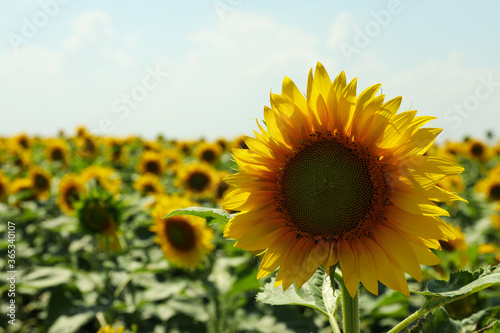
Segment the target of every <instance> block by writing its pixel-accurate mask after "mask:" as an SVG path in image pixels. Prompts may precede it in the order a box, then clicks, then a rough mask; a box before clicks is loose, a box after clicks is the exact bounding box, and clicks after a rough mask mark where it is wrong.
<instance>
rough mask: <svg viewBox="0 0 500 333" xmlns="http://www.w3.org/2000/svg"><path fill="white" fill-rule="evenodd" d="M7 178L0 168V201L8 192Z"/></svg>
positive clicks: (5, 197)
mask: <svg viewBox="0 0 500 333" xmlns="http://www.w3.org/2000/svg"><path fill="white" fill-rule="evenodd" d="M9 184H10V182H9V178H7V176H5V174H4V173H3V171H2V170H0V202H2V201H4V200H5V199H7V196H8V194H9Z"/></svg>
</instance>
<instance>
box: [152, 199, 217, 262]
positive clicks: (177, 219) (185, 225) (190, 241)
mask: <svg viewBox="0 0 500 333" xmlns="http://www.w3.org/2000/svg"><path fill="white" fill-rule="evenodd" d="M195 205H196V204H195V203H194V202H192V201H191V200H188V199H186V198H183V197H178V196H167V195H160V196H158V197H157V202H156V205H155V207H154V209H153V211H152V212H151V216H152V217H153V219H154V225H153V226H151V227H150V230H151V231H153V232H155V233H156V237H155V241H156V242H157V243H158V244H160V245H161V249H162V250H163V253H164V254H165V257H166V258H167V259H168V260H169V261H171V262H173V263H175V264H176V265H177V266H178V267H180V268H197V267H198V266H199V265H200V262H201V260H202V259H203V257H204V256H205V255H206V254H209V253H211V252H212V251H213V249H214V245H213V244H212V243H211V241H212V239H213V236H214V235H213V231H212V229H210V227H209V226H207V224H206V222H205V220H204V219H202V218H199V217H195V216H188V215H184V216H174V217H169V218H167V219H162V217H163V216H165V215H166V214H168V213H169V212H171V211H173V210H175V209H179V208H185V207H191V206H195Z"/></svg>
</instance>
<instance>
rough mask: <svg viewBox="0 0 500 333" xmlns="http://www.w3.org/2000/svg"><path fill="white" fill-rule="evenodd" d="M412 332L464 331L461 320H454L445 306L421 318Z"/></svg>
mask: <svg viewBox="0 0 500 333" xmlns="http://www.w3.org/2000/svg"><path fill="white" fill-rule="evenodd" d="M410 332H411V333H420V332H425V333H457V332H463V329H462V325H461V324H460V322H459V321H457V320H453V319H451V318H450V316H449V315H448V312H446V310H445V309H444V308H439V309H436V310H434V311H432V312H430V313H429V314H428V315H427V316H425V318H424V319H421V320H419V322H418V324H417V325H416V326H415V327H413V328H412V329H411V331H410Z"/></svg>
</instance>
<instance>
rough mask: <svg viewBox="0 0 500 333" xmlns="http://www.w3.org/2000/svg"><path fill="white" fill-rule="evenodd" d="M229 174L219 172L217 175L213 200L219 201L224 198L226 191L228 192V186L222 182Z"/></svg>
mask: <svg viewBox="0 0 500 333" xmlns="http://www.w3.org/2000/svg"><path fill="white" fill-rule="evenodd" d="M229 175H230V173H229V172H227V171H219V172H218V173H217V178H216V183H217V188H216V189H215V199H217V200H220V199H222V198H223V197H224V195H225V194H226V192H227V190H229V184H228V183H226V182H225V181H224V178H226V177H227V176H229Z"/></svg>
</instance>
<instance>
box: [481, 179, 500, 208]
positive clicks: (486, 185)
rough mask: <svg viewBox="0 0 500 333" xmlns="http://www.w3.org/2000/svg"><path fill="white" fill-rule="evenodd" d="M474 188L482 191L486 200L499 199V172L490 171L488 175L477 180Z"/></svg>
mask: <svg viewBox="0 0 500 333" xmlns="http://www.w3.org/2000/svg"><path fill="white" fill-rule="evenodd" d="M475 190H476V192H478V193H483V194H484V195H485V196H486V198H488V200H491V201H500V174H497V173H490V174H489V175H488V177H486V178H484V179H481V180H480V181H478V182H477V184H476V186H475Z"/></svg>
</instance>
